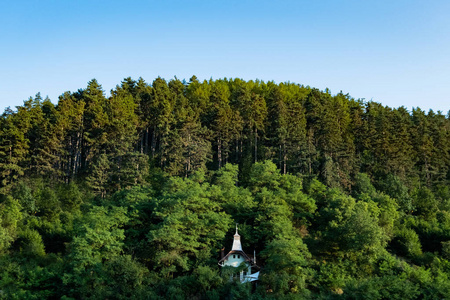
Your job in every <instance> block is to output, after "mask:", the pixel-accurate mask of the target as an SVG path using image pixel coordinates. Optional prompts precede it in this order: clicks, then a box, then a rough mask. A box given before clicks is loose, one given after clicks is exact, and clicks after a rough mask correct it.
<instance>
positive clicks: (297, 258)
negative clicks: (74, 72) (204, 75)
mask: <svg viewBox="0 0 450 300" xmlns="http://www.w3.org/2000/svg"><path fill="white" fill-rule="evenodd" d="M110 94H111V96H110V97H106V95H105V92H104V91H103V90H102V87H101V85H100V84H99V83H98V82H97V81H96V80H92V81H90V82H89V83H88V85H87V87H86V88H84V89H79V90H78V91H76V92H65V93H64V94H62V95H61V96H60V98H59V100H58V102H57V103H56V104H53V103H52V102H51V101H50V100H49V99H42V98H41V96H40V95H39V94H38V95H36V97H35V98H30V99H29V100H27V101H25V102H24V104H23V105H22V106H20V107H17V108H16V109H7V110H6V111H5V112H4V113H3V114H2V117H1V119H0V180H1V183H0V195H1V203H0V206H1V209H0V290H1V293H0V297H4V298H7V299H44V298H49V299H60V298H63V299H87V298H92V299H158V297H159V298H161V299H167V298H170V299H172V298H173V299H184V298H186V299H241V298H246V299H259V298H266V297H267V298H271V297H275V298H282V297H286V298H289V299H292V298H295V299H296V298H301V299H303V298H314V299H315V298H324V299H328V298H333V299H334V298H349V299H355V298H362V297H364V298H367V297H368V298H370V299H417V298H420V297H423V298H424V299H443V298H446V297H448V296H449V295H450V280H449V276H450V262H449V260H450V190H449V180H450V173H449V166H450V153H449V152H450V138H449V133H450V131H449V130H450V119H449V118H448V116H445V115H443V114H442V113H441V112H433V111H429V112H424V111H422V110H421V109H420V108H416V109H414V110H413V111H411V112H409V111H407V110H406V109H405V108H404V107H400V108H390V107H386V106H383V105H381V104H379V103H376V102H371V101H369V102H366V101H363V100H355V99H353V98H351V97H350V96H349V95H348V94H343V93H342V92H341V93H338V94H336V95H332V94H331V93H330V92H329V91H328V90H325V91H320V90H318V89H314V88H311V87H309V86H303V85H298V84H294V83H280V84H276V83H273V82H267V83H265V82H261V81H243V80H240V79H220V80H209V81H203V82H200V81H198V80H197V78H196V77H195V76H193V77H192V78H191V79H190V80H189V82H186V81H180V80H178V79H173V80H170V81H169V82H167V81H165V80H164V79H161V78H157V79H155V80H154V81H153V82H152V84H148V83H146V82H145V81H144V80H143V79H141V78H140V79H139V80H137V81H135V80H132V79H131V78H126V79H124V80H123V81H122V82H121V84H120V85H118V86H116V88H115V89H113V90H112V91H111V93H110ZM236 223H238V224H239V227H240V229H239V232H240V234H241V236H242V243H243V244H242V246H243V248H244V249H245V250H246V251H248V253H253V250H255V251H256V254H257V257H258V264H259V265H260V266H261V278H260V281H259V283H258V285H257V286H252V285H251V284H244V285H241V284H239V283H237V282H233V281H230V280H229V277H230V272H231V273H232V272H234V271H233V270H227V271H223V270H222V271H221V270H219V267H218V265H217V262H218V260H219V259H220V249H222V248H223V247H225V248H226V249H227V251H228V250H229V249H228V248H229V247H230V246H231V241H232V236H233V233H234V228H235V224H236Z"/></svg>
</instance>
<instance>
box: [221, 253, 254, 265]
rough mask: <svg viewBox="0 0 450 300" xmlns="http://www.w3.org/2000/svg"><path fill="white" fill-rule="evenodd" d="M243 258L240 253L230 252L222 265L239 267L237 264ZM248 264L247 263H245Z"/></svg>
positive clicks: (242, 260)
mask: <svg viewBox="0 0 450 300" xmlns="http://www.w3.org/2000/svg"><path fill="white" fill-rule="evenodd" d="M244 261H245V259H244V257H242V255H240V254H231V255H230V256H229V257H228V259H227V260H226V261H225V262H224V264H223V265H224V266H232V267H239V265H240V264H241V263H242V262H244ZM246 264H248V263H246Z"/></svg>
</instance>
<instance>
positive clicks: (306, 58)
mask: <svg viewBox="0 0 450 300" xmlns="http://www.w3.org/2000/svg"><path fill="white" fill-rule="evenodd" d="M449 11H450V1H438V0H437V1H414V0H409V1H406V0H395V1H393V0H391V1H382V0H376V1H375V0H373V1H344V0H343V1H339V0H323V1H321V0H316V1H313V0H309V1H299V0H297V1H248V0H240V1H234V0H229V1H206V0H205V1H172V0H168V1H114V0H109V1H95V0H92V1H84V0H71V1H69V0H59V1H56V0H55V1H45V0H40V1H38V0H36V1H20V0H17V1H1V3H0V110H1V111H2V110H3V109H4V108H5V107H7V106H11V107H14V106H16V105H21V104H22V103H23V100H25V99H27V98H29V97H30V96H34V95H35V94H36V93H37V92H41V94H42V95H43V96H44V97H45V96H46V95H48V96H49V97H50V99H51V100H52V101H53V102H54V103H56V102H57V99H58V96H59V95H60V94H62V93H63V92H65V91H76V90H77V89H79V88H85V87H86V84H87V82H88V81H89V80H90V79H92V78H96V79H97V80H98V81H99V82H100V83H101V84H102V85H103V88H104V90H105V91H106V92H107V94H109V90H110V89H112V88H113V87H114V86H115V85H116V84H119V83H120V82H121V80H122V79H123V78H125V77H127V76H131V77H132V78H135V79H137V78H138V77H140V76H141V77H143V78H144V79H145V80H146V81H148V82H151V81H153V79H155V78H156V77H157V76H161V77H163V78H165V79H168V80H169V79H171V78H173V77H174V76H177V77H178V78H180V79H183V78H186V79H189V78H190V77H191V76H192V75H196V76H197V77H198V78H199V79H209V78H211V77H212V78H213V79H217V78H223V77H228V78H230V77H233V78H234V77H239V78H243V79H246V80H249V79H256V78H257V79H261V80H264V81H269V80H274V81H275V82H284V81H291V82H295V83H300V84H304V85H309V86H312V87H317V88H319V89H321V90H323V89H325V88H327V87H328V88H329V89H330V90H331V92H332V94H336V93H338V92H339V91H340V90H342V91H343V92H344V93H349V94H350V95H351V96H352V97H354V98H365V99H366V100H370V99H372V100H374V101H377V102H381V103H383V104H384V105H388V106H391V107H399V106H402V105H403V106H405V107H407V108H408V109H411V108H412V107H420V108H422V109H425V110H428V109H433V110H435V111H437V110H441V111H443V112H444V113H447V112H448V111H449V110H450V96H449V92H448V91H447V87H448V86H449V84H450V18H449V17H448V16H449V13H448V12H449Z"/></svg>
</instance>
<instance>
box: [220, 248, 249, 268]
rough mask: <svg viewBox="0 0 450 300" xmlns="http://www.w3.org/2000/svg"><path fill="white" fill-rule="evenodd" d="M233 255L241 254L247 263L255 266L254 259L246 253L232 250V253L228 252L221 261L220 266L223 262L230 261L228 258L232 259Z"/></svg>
mask: <svg viewBox="0 0 450 300" xmlns="http://www.w3.org/2000/svg"><path fill="white" fill-rule="evenodd" d="M232 254H240V255H242V257H243V258H244V260H245V261H246V262H249V263H250V264H252V265H253V264H254V263H253V259H251V258H250V257H248V255H247V254H245V252H244V251H242V250H231V251H230V252H228V254H227V255H225V256H224V257H223V258H222V259H221V260H219V264H220V263H221V262H223V261H226V260H228V257H230V255H232Z"/></svg>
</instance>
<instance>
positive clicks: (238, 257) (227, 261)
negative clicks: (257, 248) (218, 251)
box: [219, 224, 259, 283]
mask: <svg viewBox="0 0 450 300" xmlns="http://www.w3.org/2000/svg"><path fill="white" fill-rule="evenodd" d="M242 263H244V264H245V265H246V266H247V268H246V269H245V270H243V271H242V272H241V273H240V274H239V280H240V282H241V283H244V282H252V281H256V280H258V277H259V271H258V272H256V271H257V270H259V267H258V266H257V265H256V253H254V257H253V259H252V258H250V257H249V256H248V255H247V254H245V252H244V250H242V244H241V236H240V235H239V233H238V228H237V224H236V233H235V235H234V239H233V246H232V247H231V251H230V252H228V254H227V255H225V256H224V257H222V258H221V259H220V260H219V266H221V267H225V266H230V267H235V268H237V267H239V266H240V265H241V264H242Z"/></svg>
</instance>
